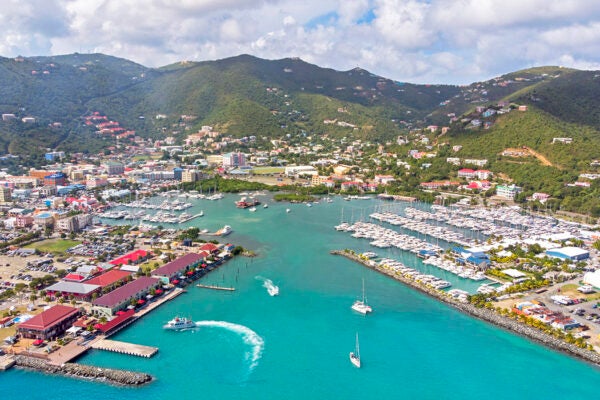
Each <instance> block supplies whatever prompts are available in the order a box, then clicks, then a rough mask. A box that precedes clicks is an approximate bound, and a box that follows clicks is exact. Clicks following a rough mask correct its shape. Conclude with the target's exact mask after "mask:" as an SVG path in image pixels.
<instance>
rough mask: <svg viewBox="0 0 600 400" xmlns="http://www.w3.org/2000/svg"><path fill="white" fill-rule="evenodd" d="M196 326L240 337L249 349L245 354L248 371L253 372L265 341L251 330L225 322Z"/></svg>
mask: <svg viewBox="0 0 600 400" xmlns="http://www.w3.org/2000/svg"><path fill="white" fill-rule="evenodd" d="M196 326H197V327H201V326H205V327H213V328H222V329H226V330H228V331H231V332H234V333H237V334H238V335H240V336H241V337H242V340H243V341H244V343H245V344H247V345H248V346H250V347H251V351H247V352H246V354H245V359H246V361H248V363H249V364H250V370H253V369H254V368H255V367H256V366H257V365H258V361H259V360H260V358H261V357H262V353H263V349H264V347H265V341H264V340H263V338H262V337H260V336H259V335H258V334H257V333H256V332H254V331H253V330H252V329H250V328H248V327H247V326H244V325H239V324H234V323H232V322H227V321H198V322H196Z"/></svg>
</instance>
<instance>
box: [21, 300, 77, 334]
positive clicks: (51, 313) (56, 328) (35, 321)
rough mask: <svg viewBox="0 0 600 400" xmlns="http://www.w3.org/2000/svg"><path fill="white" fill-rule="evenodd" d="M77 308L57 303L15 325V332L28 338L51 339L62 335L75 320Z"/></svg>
mask: <svg viewBox="0 0 600 400" xmlns="http://www.w3.org/2000/svg"><path fill="white" fill-rule="evenodd" d="M78 316H79V310H78V309H77V308H73V307H69V306H63V305H60V304H57V305H55V306H53V307H50V308H49V309H47V310H46V311H43V312H42V313H40V314H38V315H36V316H35V317H33V318H31V319H30V320H28V321H25V322H23V323H22V324H20V325H19V326H18V327H17V332H18V333H20V334H21V335H22V336H23V337H25V338H29V339H42V340H46V339H52V338H55V337H57V336H59V335H62V334H63V333H64V332H65V331H66V330H67V329H68V328H69V327H70V326H71V325H72V324H73V322H75V320H77V317H78Z"/></svg>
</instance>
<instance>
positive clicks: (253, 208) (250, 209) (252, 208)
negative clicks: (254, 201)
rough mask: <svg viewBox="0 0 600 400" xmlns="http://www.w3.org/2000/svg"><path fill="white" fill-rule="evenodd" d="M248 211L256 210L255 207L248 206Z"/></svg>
mask: <svg viewBox="0 0 600 400" xmlns="http://www.w3.org/2000/svg"><path fill="white" fill-rule="evenodd" d="M248 211H250V212H255V211H256V207H250V208H249V209H248Z"/></svg>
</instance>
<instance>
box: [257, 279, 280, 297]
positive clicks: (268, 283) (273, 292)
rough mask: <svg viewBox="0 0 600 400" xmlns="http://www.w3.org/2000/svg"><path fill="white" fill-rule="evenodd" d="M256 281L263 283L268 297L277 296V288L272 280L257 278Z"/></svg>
mask: <svg viewBox="0 0 600 400" xmlns="http://www.w3.org/2000/svg"><path fill="white" fill-rule="evenodd" d="M256 279H258V280H259V281H262V282H263V287H264V288H265V289H267V292H268V293H269V295H270V296H277V295H278V294H279V286H277V285H275V284H274V283H273V281H272V280H270V279H268V278H264V277H262V276H257V277H256Z"/></svg>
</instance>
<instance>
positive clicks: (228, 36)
mask: <svg viewBox="0 0 600 400" xmlns="http://www.w3.org/2000/svg"><path fill="white" fill-rule="evenodd" d="M5 3H6V4H3V12H2V13H1V14H0V33H1V35H0V55H3V56H7V57H10V56H16V55H18V54H22V55H50V54H64V53H72V52H76V51H78V52H88V51H99V52H103V53H107V54H111V55H115V56H119V57H124V58H128V59H131V60H133V61H136V62H139V63H141V64H144V65H147V66H162V65H166V64H169V63H172V62H176V61H180V60H208V59H217V58H224V57H229V56H235V55H238V54H240V53H250V54H254V55H256V56H258V57H263V58H268V59H278V58H284V57H301V58H303V59H305V60H306V61H309V62H312V63H315V64H317V65H321V66H323V67H331V68H335V69H339V70H349V69H352V68H354V67H357V66H360V67H363V68H365V69H368V70H370V71H371V72H373V73H376V74H379V75H382V76H385V77H389V78H392V79H397V80H401V81H409V82H420V83H425V82H429V83H438V82H439V83H452V82H454V83H467V82H472V81H477V80H482V79H487V78H489V77H491V76H495V75H498V74H501V73H505V72H509V71H513V70H517V69H520V68H524V67H530V66H533V65H545V64H553V65H558V64H563V65H565V66H572V67H580V68H591V67H594V66H596V65H598V64H599V63H600V2H596V1H589V0H504V1H497V0H452V1H451V0H319V1H316V0H305V1H303V2H299V1H297V0H104V1H103V2H90V1H88V0H30V1H27V2H21V1H17V0H9V1H7V2H5ZM330 15H335V16H336V17H335V18H333V19H331V20H329V21H330V22H329V23H328V24H327V26H321V25H319V24H314V23H313V24H309V23H310V22H311V21H319V20H320V18H326V17H324V16H330ZM365 15H368V16H369V18H367V19H366V20H364V19H363V17H364V16H365ZM359 21H360V23H359Z"/></svg>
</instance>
